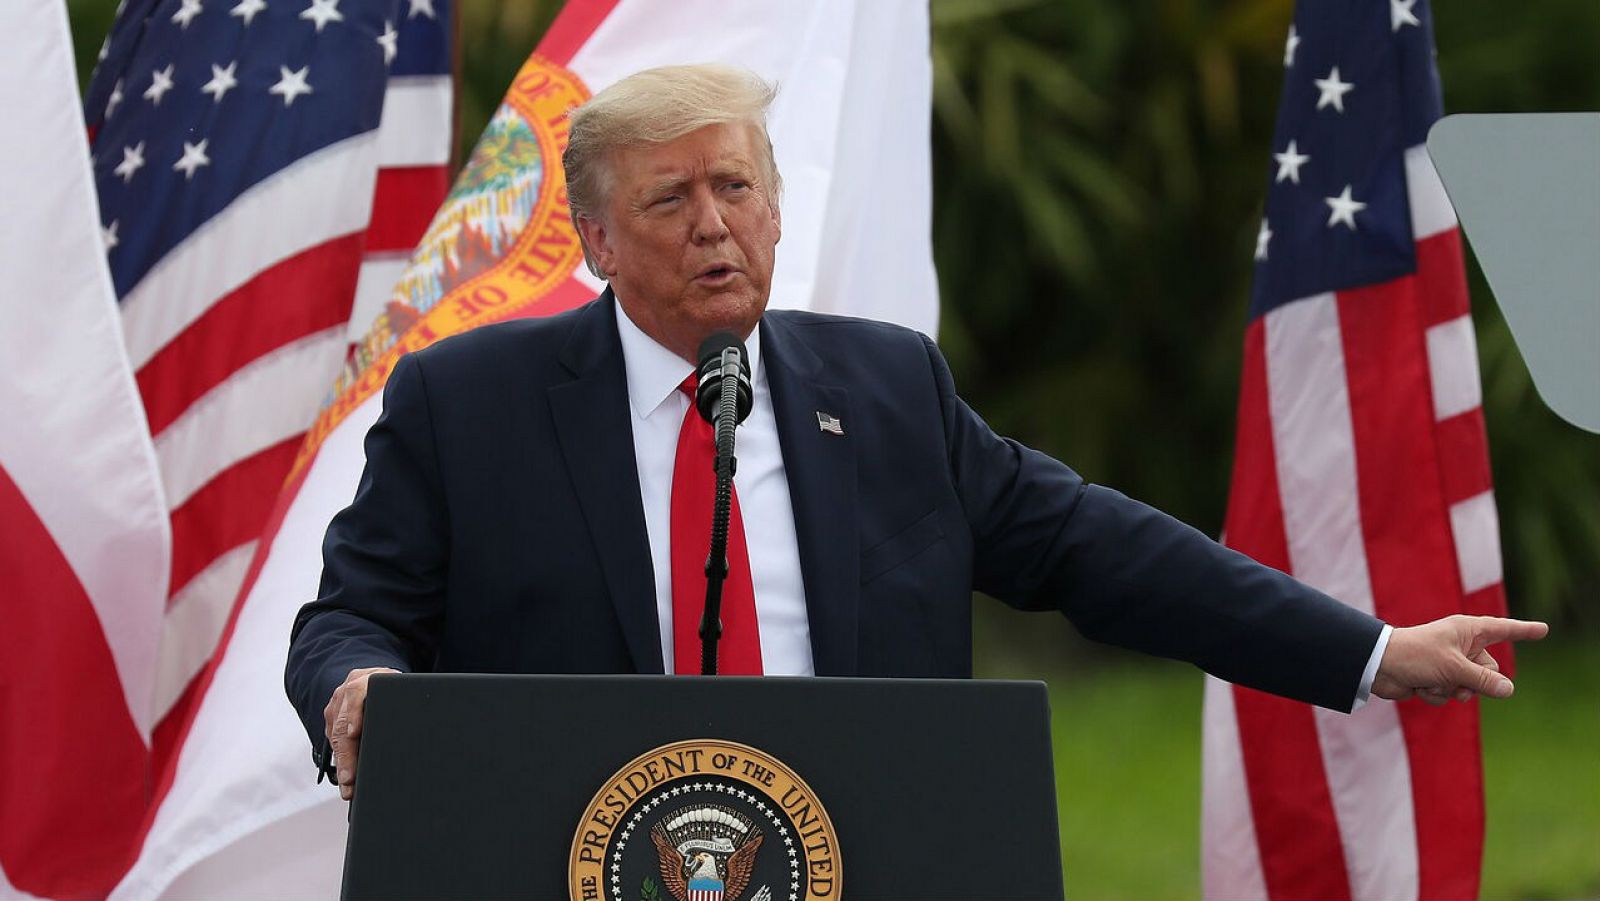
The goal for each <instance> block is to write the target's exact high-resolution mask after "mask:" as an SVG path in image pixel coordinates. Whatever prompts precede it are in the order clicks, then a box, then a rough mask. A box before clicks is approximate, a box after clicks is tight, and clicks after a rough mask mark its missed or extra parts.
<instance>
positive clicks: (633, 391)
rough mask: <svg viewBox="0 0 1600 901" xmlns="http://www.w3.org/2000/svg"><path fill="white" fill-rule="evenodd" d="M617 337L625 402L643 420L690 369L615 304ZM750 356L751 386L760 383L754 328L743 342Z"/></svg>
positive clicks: (758, 335) (757, 332) (758, 339)
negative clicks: (620, 355)
mask: <svg viewBox="0 0 1600 901" xmlns="http://www.w3.org/2000/svg"><path fill="white" fill-rule="evenodd" d="M616 308H617V334H618V336H620V337H621V338H622V366H623V371H624V373H625V374H626V375H627V377H628V402H629V404H630V405H632V407H633V414H634V415H635V416H637V417H638V418H640V419H645V418H647V417H649V416H650V415H651V414H653V413H655V411H656V409H657V408H659V407H660V406H661V404H662V403H664V402H665V401H666V400H667V398H669V397H671V396H672V394H673V392H674V391H677V390H678V386H679V385H681V384H683V380H684V379H686V378H688V377H689V373H691V372H693V371H694V367H693V366H692V365H690V364H689V362H688V361H686V360H684V359H683V358H682V357H680V356H678V355H677V354H675V353H673V352H672V351H670V350H667V349H666V348H665V347H662V346H661V345H660V344H658V343H656V340H655V339H654V338H652V337H650V336H649V335H647V334H645V333H644V330H643V329H641V328H639V326H637V325H635V324H634V322H633V320H632V319H629V318H628V314H627V313H626V312H625V311H624V310H623V309H622V303H621V302H620V301H619V302H617V303H616ZM744 346H745V351H746V352H747V353H749V355H750V372H751V387H754V386H755V385H757V384H758V383H759V382H760V380H761V327H760V326H759V325H757V326H756V327H755V328H754V329H752V330H751V332H750V335H749V336H748V337H746V338H745V339H744Z"/></svg>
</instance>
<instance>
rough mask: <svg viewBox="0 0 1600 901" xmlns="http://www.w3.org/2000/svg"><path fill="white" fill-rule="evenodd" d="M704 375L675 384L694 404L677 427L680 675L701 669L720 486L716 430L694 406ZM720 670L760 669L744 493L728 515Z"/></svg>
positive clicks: (676, 644) (745, 672)
mask: <svg viewBox="0 0 1600 901" xmlns="http://www.w3.org/2000/svg"><path fill="white" fill-rule="evenodd" d="M698 384H699V377H698V376H697V375H695V374H693V373H691V374H690V375H689V377H688V378H686V379H684V380H683V384H682V385H679V386H678V390H680V391H682V392H684V393H685V394H687V395H688V396H689V409H688V411H687V412H685V413H684V415H683V426H682V427H681V428H680V429H679V430H678V456H677V458H676V460H674V462H673V464H672V657H673V669H674V671H675V672H677V673H679V674H683V675H691V674H698V673H699V672H700V617H701V616H702V615H703V614H704V612H705V605H706V556H707V555H708V554H709V553H710V550H711V506H712V500H713V495H714V494H715V492H716V490H717V474H716V472H715V470H714V469H713V468H712V461H713V459H714V458H715V457H716V435H715V432H714V431H713V430H712V428H711V423H709V422H706V421H705V419H704V418H702V417H701V416H700V412H699V411H698V410H696V409H695V406H694V392H695V387H696V386H697V385H698ZM717 672H718V673H720V674H722V675H727V676H759V675H761V631H760V629H759V627H758V626H757V625H756V592H755V588H754V587H753V586H752V585H751V582H750V552H749V551H748V550H747V549H746V547H745V543H744V517H743V516H741V515H740V513H739V495H738V493H737V492H735V493H734V495H733V511H732V516H731V517H730V518H729V522H728V578H727V580H726V581H724V582H723V583H722V640H721V641H719V642H718V643H717Z"/></svg>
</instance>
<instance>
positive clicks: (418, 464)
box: [284, 355, 449, 746]
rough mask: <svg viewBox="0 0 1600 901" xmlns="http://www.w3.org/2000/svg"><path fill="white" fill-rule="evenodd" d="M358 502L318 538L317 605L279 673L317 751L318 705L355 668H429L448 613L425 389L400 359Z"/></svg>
mask: <svg viewBox="0 0 1600 901" xmlns="http://www.w3.org/2000/svg"><path fill="white" fill-rule="evenodd" d="M366 459H367V465H366V468H365V469H364V470H363V472H362V474H361V481H360V483H359V484H358V486H357V488H356V496H355V500H354V501H353V502H352V503H351V505H350V506H349V507H347V508H346V509H345V510H344V511H342V512H341V513H340V514H339V515H338V516H336V517H334V519H333V521H332V523H331V524H330V525H329V526H328V532H327V536H326V537H325V538H324V540H323V545H322V556H323V571H322V584H321V587H320V589H319V591H318V599H317V600H316V601H314V602H312V603H310V604H307V605H306V606H305V607H303V608H302V609H301V610H300V613H299V615H298V616H297V617H295V622H294V629H293V632H292V633H291V636H290V644H289V657H288V665H287V667H286V669H285V673H284V682H285V687H286V689H287V690H288V693H289V698H290V700H291V701H293V702H294V705H295V708H296V709H297V710H298V711H299V713H300V718H301V720H302V721H303V722H304V724H305V727H306V732H307V734H308V735H309V736H310V738H311V743H312V745H314V746H320V745H321V744H322V741H323V715H322V711H323V708H324V707H325V706H326V705H327V703H328V700H329V698H331V697H332V695H333V691H334V689H336V688H337V687H338V686H339V685H340V683H342V682H343V681H344V680H345V677H346V676H347V675H349V673H350V671H351V670H352V669H357V668H360V667H373V666H388V667H393V668H395V669H397V670H400V671H402V672H410V671H413V670H427V669H431V668H432V666H433V660H434V657H435V654H436V648H437V642H438V634H439V627H440V625H441V623H442V621H443V615H444V612H443V611H444V594H445V575H446V574H445V569H446V562H447V560H448V558H449V532H448V528H447V526H448V517H447V511H446V509H445V505H444V493H443V490H442V486H441V483H440V474H439V467H438V460H437V457H436V456H435V452H434V435H433V423H432V417H431V416H430V413H429V405H428V391H427V386H426V383H425V381H424V379H423V374H422V370H421V368H420V367H419V366H418V365H417V363H416V361H415V359H414V358H413V357H412V356H409V355H408V356H404V357H401V358H400V360H399V362H398V363H397V364H396V365H395V368H394V372H393V373H392V374H391V375H390V376H389V380H388V383H387V385H386V386H385V387H384V392H383V413H382V415H380V416H379V417H378V421H377V422H376V423H375V424H374V425H373V427H372V429H371V430H370V431H369V432H368V433H367V437H366Z"/></svg>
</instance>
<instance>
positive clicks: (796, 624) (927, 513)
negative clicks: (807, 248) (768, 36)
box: [286, 66, 1545, 798]
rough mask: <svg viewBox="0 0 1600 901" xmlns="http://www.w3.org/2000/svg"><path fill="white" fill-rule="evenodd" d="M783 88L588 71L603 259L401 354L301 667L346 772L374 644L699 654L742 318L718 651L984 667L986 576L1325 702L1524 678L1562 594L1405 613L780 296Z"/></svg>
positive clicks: (835, 670)
mask: <svg viewBox="0 0 1600 901" xmlns="http://www.w3.org/2000/svg"><path fill="white" fill-rule="evenodd" d="M772 93H773V92H772V89H771V88H770V87H769V86H767V85H766V84H764V83H763V82H761V81H760V80H759V79H757V78H755V77H754V76H751V75H749V74H748V73H744V72H741V71H738V70H731V69H726V68H721V67H711V66H702V67H674V68H666V69H656V70H651V71H647V72H643V73H639V74H638V75H635V76H632V77H630V78H627V79H624V80H622V81H620V82H618V83H617V84H615V85H613V86H612V87H610V88H608V89H606V90H605V91H602V92H601V93H600V94H598V95H596V96H595V97H594V98H593V100H591V101H590V102H589V103H588V104H586V105H585V106H584V107H582V108H580V109H579V110H577V111H575V112H574V113H573V116H572V122H571V125H572V128H571V137H570V144H569V147H568V149H567V152H566V155H565V157H564V164H565V166H566V170H567V175H568V182H569V195H570V200H571V205H572V210H573V218H574V221H575V223H576V225H577V228H578V230H579V233H580V235H581V237H582V239H583V242H584V249H585V252H586V256H587V259H588V261H589V265H590V267H591V269H592V270H593V271H594V272H595V273H596V274H597V275H599V276H601V277H602V278H605V279H606V280H607V281H608V282H609V284H610V288H609V289H608V290H607V292H606V293H605V294H604V295H602V296H601V297H600V298H599V299H597V300H596V301H595V302H593V303H591V304H589V305H587V306H585V307H583V308H580V309H578V310H575V311H573V312H571V313H568V314H564V315H561V316H557V317H552V318H549V319H544V320H532V321H522V322H515V323H508V324H505V325H500V326H494V327H490V328H484V329H479V330H477V331H475V332H472V333H469V334H466V335H463V336H460V337H457V338H453V339H449V340H446V341H443V342H440V343H439V344H437V345H435V346H434V347H431V348H429V349H426V350H423V351H420V352H418V353H415V354H412V355H410V356H408V357H406V358H404V359H402V360H401V361H400V363H399V364H398V365H397V366H396V367H395V370H394V372H393V374H392V375H391V376H390V378H389V383H388V386H387V388H386V389H385V397H384V412H383V415H382V416H381V417H380V418H379V420H378V422H377V423H376V424H375V425H374V426H373V428H372V431H371V432H370V433H369V435H368V437H367V444H366V451H367V469H366V471H365V473H364V474H363V476H362V480H361V484H360V487H359V488H358V490H357V494H356V498H355V500H354V502H353V503H352V504H351V506H350V507H349V508H348V509H347V510H345V511H344V512H343V513H341V514H340V515H339V516H338V517H337V518H336V519H335V520H334V521H333V523H332V524H331V525H330V527H329V529H328V535H327V539H326V542H325V544H324V555H325V562H326V566H325V570H324V575H323V582H322V588H321V592H320V597H319V599H318V600H317V601H315V602H314V603H311V604H308V605H307V606H306V607H305V609H304V610H302V612H301V614H300V616H299V617H298V618H297V620H296V623H295V629H294V637H293V641H292V647H291V650H290V655H289V663H288V669H287V673H286V682H287V687H288V691H289V695H290V697H291V699H292V700H293V701H294V702H295V704H296V706H297V708H298V709H299V710H300V713H301V717H302V719H303V720H304V722H305V725H306V728H307V731H308V734H309V735H310V736H311V737H312V740H313V742H314V743H319V742H320V740H321V739H322V738H323V737H324V736H326V738H327V739H328V741H329V742H330V743H331V746H332V749H333V753H334V758H335V761H336V770H337V777H338V782H339V786H340V791H341V794H342V795H343V796H344V797H346V798H349V797H350V796H351V794H352V792H353V790H354V778H355V765H356V760H357V755H358V753H359V740H360V729H361V710H362V704H363V702H364V698H365V694H366V685H367V680H368V679H369V677H370V675H371V674H372V673H373V672H378V671H405V670H428V669H437V670H468V671H486V672H641V673H648V672H663V671H673V672H680V673H685V672H698V665H697V662H698V648H697V646H696V641H695V630H696V626H697V623H698V617H699V610H700V605H701V601H702V599H703V597H704V585H705V583H704V577H703V574H702V573H701V572H700V568H701V566H702V565H703V562H704V560H705V556H706V547H707V543H708V538H707V534H708V525H709V517H710V513H709V494H710V489H709V479H708V478H707V473H708V471H709V468H710V442H709V437H708V435H707V427H706V426H705V425H704V423H703V422H702V421H701V420H700V419H699V417H698V416H697V415H696V414H695V413H694V412H693V411H692V410H690V402H689V399H688V397H687V394H686V392H685V391H683V390H680V389H682V388H685V387H692V385H686V384H685V382H686V378H687V377H688V376H690V374H691V373H692V371H693V363H694V360H695V354H696V351H697V348H698V346H699V345H700V342H701V341H702V340H703V339H704V338H706V337H707V336H708V335H710V334H711V333H713V332H716V331H723V330H726V331H731V332H733V333H735V334H736V335H740V336H745V340H746V341H747V343H748V347H749V355H750V357H751V363H752V365H751V370H752V376H753V383H754V406H753V412H752V413H751V415H750V418H749V420H748V421H747V422H746V423H745V424H744V425H743V426H741V428H740V437H739V469H738V474H737V478H736V480H735V491H736V504H737V508H736V512H735V515H734V517H733V528H732V530H731V537H730V551H729V558H730V565H731V571H730V573H729V577H728V583H727V587H726V588H725V596H724V616H723V620H724V624H725V626H726V630H727V632H726V637H725V638H724V640H723V646H722V660H723V663H724V666H723V671H724V672H734V673H772V674H800V675H807V674H813V673H815V674H822V675H863V676H869V675H870V676H952V677H959V676H967V675H970V673H971V660H970V658H971V636H970V622H971V619H970V617H971V612H970V599H971V594H972V590H973V589H974V588H977V589H979V590H982V591H984V592H986V593H989V594H991V595H994V596H996V597H998V598H1001V599H1002V600H1005V601H1006V602H1008V603H1010V604H1012V605H1014V606H1017V607H1020V608H1024V609H1033V610H1045V609H1055V610H1060V611H1062V612H1063V613H1065V614H1066V615H1068V616H1069V617H1070V618H1072V619H1073V621H1074V622H1075V623H1076V624H1077V626H1078V627H1079V629H1080V630H1082V631H1083V632H1084V633H1085V634H1087V635H1089V636H1090V637H1092V638H1096V639H1098V640H1102V641H1107V642H1111V643H1115V644H1119V645H1123V646H1127V647H1131V648H1135V649H1138V650H1143V651H1146V652H1149V653H1155V654H1160V655H1164V656H1169V657H1175V658H1179V659H1184V660H1189V661H1191V662H1194V663H1196V664H1197V665H1199V666H1201V667H1202V668H1204V669H1206V670H1207V671H1209V672H1211V673H1214V674H1216V675H1219V676H1221V677H1223V678H1226V679H1230V680H1232V681H1236V682H1240V683H1242V684H1247V685H1252V686H1254V687H1257V688H1262V689H1264V690H1268V691H1273V692H1277V693H1280V694H1284V695H1287V696H1289V697H1294V698H1298V699H1300V700H1304V701H1308V702H1312V703H1316V704H1320V705H1322V706H1325V707H1330V708H1333V709H1339V710H1350V709H1352V708H1353V707H1355V706H1358V705H1359V704H1361V703H1363V702H1364V701H1365V700H1366V698H1367V697H1368V694H1369V692H1370V693H1375V694H1377V695H1379V696H1380V697H1385V698H1392V699H1399V698H1404V697H1409V696H1411V695H1412V694H1413V693H1417V692H1420V693H1422V694H1423V695H1424V696H1426V697H1427V698H1429V699H1430V700H1432V701H1434V702H1437V703H1442V702H1444V701H1446V700H1448V699H1449V698H1450V697H1451V696H1452V695H1456V696H1460V697H1463V698H1467V697H1470V696H1471V695H1472V694H1473V693H1481V694H1489V695H1492V696H1496V697H1504V696H1507V695H1509V694H1510V693H1511V683H1510V681H1509V680H1507V679H1505V678H1504V677H1503V676H1501V675H1500V674H1499V673H1498V672H1497V671H1496V669H1495V666H1494V662H1493V660H1492V659H1491V658H1490V657H1489V656H1488V655H1487V654H1486V653H1485V652H1484V650H1483V648H1484V647H1485V646H1486V645H1488V644H1490V643H1493V642H1495V641H1499V640H1505V639H1519V638H1534V637H1538V636H1540V635H1542V634H1543V633H1544V631H1545V628H1544V626H1543V625H1542V624H1537V623H1516V622H1513V621H1509V620H1491V619H1482V618H1467V617H1451V618H1449V619H1446V620H1442V621H1439V622H1436V623H1431V624H1428V625H1425V626H1420V627H1416V628H1411V629H1392V630H1391V629H1390V628H1389V627H1387V626H1385V625H1384V624H1383V623H1381V622H1379V621H1377V620H1375V619H1373V618H1372V617H1370V616H1367V615H1365V614H1362V613H1359V612H1357V611H1355V610H1353V609H1351V608H1349V607H1346V606H1344V605H1342V604H1339V603H1337V602H1335V601H1333V600H1331V599H1329V598H1327V597H1325V596H1323V595H1321V594H1320V593H1318V592H1316V591H1313V590H1312V589H1310V588H1307V587H1305V586H1303V585H1300V584H1299V583H1297V582H1295V581H1294V580H1293V579H1290V578H1289V577H1287V576H1285V575H1283V574H1282V573H1279V572H1276V571H1274V570H1271V569H1267V568H1265V567H1262V566H1259V565H1257V564H1255V563H1253V562H1251V561H1249V560H1248V559H1246V558H1244V557H1242V556H1240V555H1238V554H1236V553H1234V552H1232V551H1229V550H1227V549H1225V548H1223V547H1221V546H1220V545H1218V544H1216V543H1215V542H1213V541H1211V540H1209V539H1207V538H1206V537H1205V536H1203V535H1201V534H1199V533H1198V532H1196V531H1194V530H1193V529H1190V528H1188V527H1187V526H1184V525H1183V524H1181V523H1178V522H1176V521H1175V520H1172V519H1170V518H1168V517H1166V516H1165V515H1163V514H1161V513H1159V512H1157V511H1155V510H1153V509H1151V508H1149V507H1146V506H1144V505H1142V504H1139V503H1137V502H1135V501H1132V500H1129V499H1128V498H1125V497H1123V496H1122V495H1120V494H1117V493H1116V492H1113V491H1109V490H1107V489H1104V488H1099V487H1096V486H1091V485H1087V484H1085V483H1084V482H1083V480H1082V479H1080V478H1079V477H1078V476H1077V475H1076V474H1075V473H1073V472H1072V471H1071V470H1070V469H1068V468H1067V467H1066V466H1064V465H1062V464H1061V463H1059V462H1057V461H1055V460H1052V459H1050V458H1048V457H1045V456H1044V455H1042V454H1039V453H1036V452H1034V451H1031V450H1029V449H1027V448H1024V447H1022V446H1020V445H1018V444H1016V443H1015V442H1011V441H1008V440H1005V439H1002V438H1000V437H999V436H997V435H995V434H994V433H993V432H992V431H990V430H989V428H988V427H987V426H986V425H985V424H984V423H983V421H982V420H981V419H980V418H979V417H978V416H977V415H976V414H975V413H973V411H972V410H971V409H969V408H968V407H967V406H966V405H965V404H964V403H963V402H962V401H961V399H960V398H959V397H958V396H957V395H956V393H955V387H954V384H953V382H952V379H951V376H950V372H949V370H948V368H947V367H946V365H945V363H944V360H943V358H942V357H941V356H940V354H939V352H938V350H937V348H935V347H934V345H933V344H932V342H930V341H928V340H927V339H926V338H924V337H922V336H921V335H918V334H916V333H914V332H911V331H908V330H905V329H901V328H897V327H894V326H888V325H883V324H878V323H869V322H863V321H858V320H849V319H842V318H837V317H828V316H819V315H813V314H804V313H794V312H780V311H774V312H771V313H766V305H767V298H768V293H769V290H770V287H771V278H772V271H773V259H774V254H775V249H776V246H777V243H778V240H779V237H780V235H781V230H782V229H781V226H782V219H781V214H780V211H779V202H778V200H779V191H780V181H779V175H778V172H777V170H776V167H775V165H774V163H773V158H772V150H771V145H770V143H769V141H768V139H767V136H766V131H765V126H764V121H765V111H766V109H767V106H768V104H769V103H770V102H771V99H772ZM747 539H748V540H747Z"/></svg>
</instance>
